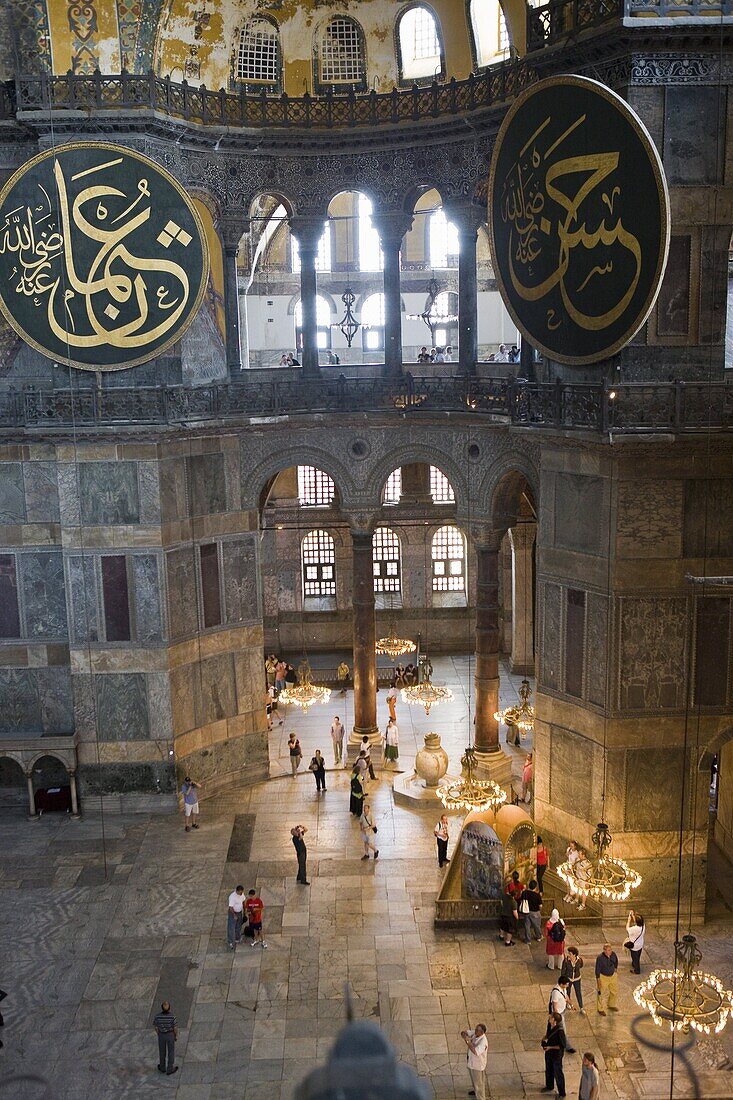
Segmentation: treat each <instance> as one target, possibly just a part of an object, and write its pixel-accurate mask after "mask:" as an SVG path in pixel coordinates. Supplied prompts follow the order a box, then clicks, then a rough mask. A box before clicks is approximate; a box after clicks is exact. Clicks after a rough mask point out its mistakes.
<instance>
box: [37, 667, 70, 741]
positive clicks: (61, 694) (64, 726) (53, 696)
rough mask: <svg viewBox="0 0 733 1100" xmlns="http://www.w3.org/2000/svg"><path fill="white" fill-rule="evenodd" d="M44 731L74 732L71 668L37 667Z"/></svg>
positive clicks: (55, 732)
mask: <svg viewBox="0 0 733 1100" xmlns="http://www.w3.org/2000/svg"><path fill="white" fill-rule="evenodd" d="M35 672H36V676H37V683H38V696H39V700H40V708H41V725H42V727H43V732H44V733H46V734H49V735H54V736H57V735H60V734H70V733H73V732H74V701H73V698H72V693H71V669H70V668H39V669H35Z"/></svg>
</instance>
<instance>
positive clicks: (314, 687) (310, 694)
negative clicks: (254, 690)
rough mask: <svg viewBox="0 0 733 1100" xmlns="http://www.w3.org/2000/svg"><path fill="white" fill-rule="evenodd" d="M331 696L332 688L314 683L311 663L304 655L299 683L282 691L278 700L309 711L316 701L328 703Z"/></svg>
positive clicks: (300, 666)
mask: <svg viewBox="0 0 733 1100" xmlns="http://www.w3.org/2000/svg"><path fill="white" fill-rule="evenodd" d="M330 698H331V689H330V688H327V687H324V686H323V685H322V684H314V683H313V680H312V673H311V666H310V663H309V661H308V658H307V657H304V658H303V660H302V661H301V662H300V664H299V666H298V683H297V684H295V685H294V686H293V687H287V688H285V690H284V691H281V692H280V694H279V695H278V702H280V703H285V704H290V703H292V704H293V706H296V707H301V709H302V710H303V711H305V712H307V711H308V708H309V707H312V706H313V704H314V703H327V702H328V700H329V699H330Z"/></svg>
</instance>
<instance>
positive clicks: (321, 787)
mask: <svg viewBox="0 0 733 1100" xmlns="http://www.w3.org/2000/svg"><path fill="white" fill-rule="evenodd" d="M308 771H311V772H313V776H314V778H315V781H316V792H318V791H325V790H327V787H326V761H325V760H324V759H323V756H322V755H321V750H320V749H316V753H315V756H312V757H311V762H310V764H309V765H308Z"/></svg>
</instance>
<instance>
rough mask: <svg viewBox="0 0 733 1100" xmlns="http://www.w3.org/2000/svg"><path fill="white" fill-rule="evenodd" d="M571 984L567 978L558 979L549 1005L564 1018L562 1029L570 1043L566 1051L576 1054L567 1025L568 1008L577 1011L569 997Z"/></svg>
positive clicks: (552, 1010) (550, 1009) (551, 1009)
mask: <svg viewBox="0 0 733 1100" xmlns="http://www.w3.org/2000/svg"><path fill="white" fill-rule="evenodd" d="M569 985H570V982H569V980H568V979H567V978H560V979H559V980H558V983H557V985H556V986H554V987H553V990H552V993H551V994H550V1004H549V1006H548V1007H549V1011H550V1012H557V1014H558V1016H559V1017H560V1019H561V1020H562V1029H563V1031H564V1032H565V1040H566V1042H567V1044H568V1045H567V1046H566V1047H565V1051H566V1053H567V1054H575V1047H571V1046H570V1040H569V1039H568V1029H567V1027H566V1026H565V1013H566V1011H567V1010H568V1008H569V1009H571V1010H572V1011H573V1012H574V1011H575V1008H574V1006H573V1005H571V1003H570V998H569V997H568V986H569Z"/></svg>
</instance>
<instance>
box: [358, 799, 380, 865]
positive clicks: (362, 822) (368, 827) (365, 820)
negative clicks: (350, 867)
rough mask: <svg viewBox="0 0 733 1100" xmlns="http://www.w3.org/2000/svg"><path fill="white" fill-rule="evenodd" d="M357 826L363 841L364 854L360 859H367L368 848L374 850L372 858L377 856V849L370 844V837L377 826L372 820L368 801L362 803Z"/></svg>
mask: <svg viewBox="0 0 733 1100" xmlns="http://www.w3.org/2000/svg"><path fill="white" fill-rule="evenodd" d="M359 828H360V830H361V839H362V840H363V842H364V855H363V856H362V857H361V858H362V859H369V849H370V848H371V850H372V851H373V852H374V858H375V859H377V858H378V857H379V849H378V848H377V847H376V846H375V845H374V844H372V842H371V839H370V837H371V836H372V834H374V833H376V831H377V826H376V825H375V824H374V822H373V821H372V811H371V807H370V805H369V803H368V802H365V803H364V808H363V809H362V811H361V817H360V818H359Z"/></svg>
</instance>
